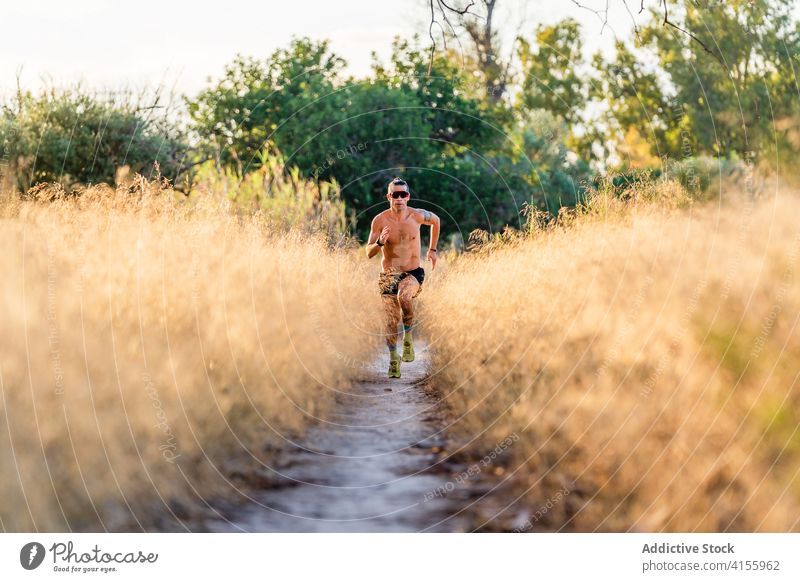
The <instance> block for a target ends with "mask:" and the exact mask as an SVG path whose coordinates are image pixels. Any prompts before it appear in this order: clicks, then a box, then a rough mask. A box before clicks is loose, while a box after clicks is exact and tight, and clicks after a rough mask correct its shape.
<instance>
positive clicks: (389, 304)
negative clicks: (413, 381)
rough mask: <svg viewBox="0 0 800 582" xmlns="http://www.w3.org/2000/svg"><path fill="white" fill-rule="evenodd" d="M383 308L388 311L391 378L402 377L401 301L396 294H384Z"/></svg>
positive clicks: (387, 338)
mask: <svg viewBox="0 0 800 582" xmlns="http://www.w3.org/2000/svg"><path fill="white" fill-rule="evenodd" d="M383 308H384V311H385V313H386V345H387V346H388V348H389V378H399V377H400V355H399V354H398V353H397V343H398V341H399V340H400V332H399V331H398V326H399V324H400V318H401V315H402V312H401V310H400V303H399V302H398V300H397V297H396V296H394V295H384V296H383Z"/></svg>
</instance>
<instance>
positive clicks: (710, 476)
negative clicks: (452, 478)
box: [423, 192, 800, 531]
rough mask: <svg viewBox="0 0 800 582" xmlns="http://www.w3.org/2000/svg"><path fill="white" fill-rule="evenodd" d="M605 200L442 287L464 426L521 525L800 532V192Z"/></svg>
mask: <svg viewBox="0 0 800 582" xmlns="http://www.w3.org/2000/svg"><path fill="white" fill-rule="evenodd" d="M680 199H681V196H680V195H679V193H673V197H672V200H676V201H680ZM601 202H602V203H601V205H600V206H597V205H595V206H594V208H588V209H586V212H583V213H579V214H578V215H577V216H576V217H575V218H574V220H573V221H572V222H571V224H569V225H568V226H566V227H564V228H558V227H556V228H550V229H540V230H536V231H534V232H532V233H531V234H530V235H529V236H528V237H526V238H518V239H516V240H515V241H514V242H513V244H510V245H507V246H506V247H505V248H499V247H496V248H494V249H493V250H492V251H491V252H484V253H476V254H474V255H472V256H465V257H462V258H460V259H459V260H457V261H455V262H454V263H453V264H451V265H450V266H449V269H448V270H447V271H446V272H443V274H442V275H441V276H440V281H438V284H437V285H436V286H431V287H430V288H429V289H428V291H427V294H426V303H425V311H424V314H423V318H424V320H425V323H426V326H427V329H428V330H429V332H430V334H431V348H432V351H433V354H434V360H433V370H432V373H433V381H434V383H435V384H436V385H437V386H438V387H439V388H440V389H441V390H442V391H443V392H444V393H445V394H446V398H447V401H448V402H449V403H450V404H451V406H452V408H453V411H454V413H455V414H456V420H455V421H454V425H453V430H454V431H455V432H456V433H457V434H459V435H460V436H461V437H462V438H463V439H464V440H465V442H466V448H467V450H469V451H473V452H479V453H480V454H481V455H482V454H483V452H485V451H486V450H490V449H492V448H494V447H495V445H496V444H497V443H498V442H502V441H503V439H505V438H506V437H508V436H509V435H512V434H514V433H516V434H517V435H519V436H520V437H521V438H520V440H519V441H517V442H516V443H515V444H513V445H512V446H511V447H509V449H508V450H507V452H506V453H505V456H504V459H505V462H506V463H507V464H506V467H505V469H506V472H505V474H504V479H507V480H508V481H507V484H508V485H510V486H511V487H512V488H513V490H514V493H515V495H519V496H520V502H519V503H518V504H517V505H516V506H515V509H514V510H513V512H510V513H513V515H516V516H517V521H518V522H519V523H517V524H516V526H515V527H523V529H525V528H526V527H527V528H529V529H532V530H566V531H595V530H599V531H627V530H633V531H684V530H692V531H695V530H696V531H764V530H770V531H790V530H791V531H797V530H800V520H798V515H800V510H798V506H799V505H800V434H798V425H799V424H800V389H799V387H798V375H799V374H800V368H798V362H799V361H800V331H799V330H798V327H797V326H798V317H800V223H798V220H797V216H798V215H800V200H798V199H797V198H796V197H795V196H790V195H788V194H785V195H775V193H774V192H773V193H772V195H764V196H762V198H761V199H759V200H758V201H757V202H754V201H751V200H747V199H743V200H742V201H740V202H738V203H735V204H730V205H727V204H726V205H725V206H724V207H722V208H720V207H719V206H718V205H712V206H703V207H699V208H698V207H695V208H692V209H689V210H683V211H678V210H675V208H676V207H678V206H683V204H677V205H676V204H672V203H669V204H667V205H666V206H667V207H670V208H672V210H670V211H667V212H665V211H664V206H663V205H648V204H641V205H639V206H637V207H636V209H635V210H633V211H632V210H630V207H627V210H624V211H623V210H621V209H620V208H616V209H615V208H614V205H616V204H619V201H612V200H604V201H601ZM565 491H566V492H565ZM553 499H556V500H557V501H556V502H555V503H553V502H552V500H553ZM544 507H546V508H547V509H545V510H544V511H541V509H542V508H544ZM523 524H525V525H523Z"/></svg>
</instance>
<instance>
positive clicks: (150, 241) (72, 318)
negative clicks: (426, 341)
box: [0, 182, 380, 531]
mask: <svg viewBox="0 0 800 582" xmlns="http://www.w3.org/2000/svg"><path fill="white" fill-rule="evenodd" d="M133 190H136V189H135V188H134V189H133ZM35 198H36V199H34V200H29V201H20V200H18V199H16V198H13V197H11V198H7V199H5V201H4V205H3V207H2V209H1V210H0V221H2V228H0V246H2V248H3V252H2V254H1V255H0V271H1V272H2V273H3V278H2V285H1V286H0V289H1V290H2V291H1V293H2V294H1V295H0V312H1V313H0V321H2V326H3V327H2V334H0V395H1V396H2V398H1V399H0V471H1V474H2V476H3V478H2V480H0V527H2V529H4V530H6V531H31V530H47V531H63V530H78V531H80V530H104V529H107V530H140V529H144V530H152V529H161V530H164V529H167V530H180V529H182V527H183V520H184V519H185V518H187V517H192V516H194V515H195V511H196V510H198V509H200V508H204V507H205V506H206V503H207V502H209V501H211V500H213V499H215V498H216V497H219V496H224V497H226V498H228V499H231V498H235V496H236V494H235V493H234V491H235V490H239V489H240V488H241V486H242V483H241V482H240V481H237V480H233V481H232V480H231V478H230V476H231V475H232V474H233V475H235V474H237V473H239V474H240V475H241V474H243V473H247V472H253V471H254V470H255V469H258V471H254V472H255V473H257V474H259V475H260V477H261V478H264V479H271V478H273V477H275V473H272V472H271V471H270V470H269V469H267V468H266V467H267V466H269V465H270V464H271V461H273V460H274V459H273V458H272V457H271V453H270V451H274V450H275V449H276V448H279V447H281V446H283V445H284V444H286V443H287V441H288V440H291V439H294V438H297V437H298V435H302V432H303V431H304V430H305V428H306V427H307V426H309V424H310V423H312V422H313V421H314V419H315V418H316V417H317V416H319V415H322V416H324V414H325V408H326V405H327V404H328V402H329V401H330V399H331V397H332V393H333V392H332V390H331V388H332V387H336V388H337V389H338V388H342V387H345V386H346V385H347V382H348V381H349V380H350V379H351V378H353V377H354V375H355V374H357V373H358V372H359V368H358V367H357V366H354V365H353V362H359V361H361V360H362V359H363V358H364V354H369V353H370V351H371V349H372V348H374V347H375V344H376V338H377V336H376V335H374V334H373V333H372V331H375V330H373V329H372V326H373V325H374V324H375V323H378V324H379V322H380V311H379V309H380V304H379V298H378V297H377V294H376V293H374V291H373V286H374V281H373V278H372V276H371V275H368V274H367V270H366V269H367V267H368V265H367V264H366V263H365V262H364V261H363V259H362V257H361V255H360V253H359V254H358V255H355V256H354V255H353V252H352V251H349V250H331V249H330V248H329V247H328V246H327V245H326V244H325V241H324V240H323V239H322V238H320V237H319V236H316V237H315V236H310V235H307V234H293V233H292V232H289V233H288V234H286V235H285V236H281V237H278V236H274V235H273V234H271V232H270V231H269V229H267V228H265V227H264V224H265V221H264V220H262V219H263V216H259V215H258V214H257V215H255V216H243V215H241V214H240V213H236V212H231V211H230V208H229V207H228V205H227V203H224V202H221V201H220V200H219V199H215V198H214V199H207V200H203V199H200V200H196V201H194V202H193V203H191V204H188V203H186V202H181V201H179V200H178V199H179V198H180V196H176V195H174V194H173V193H171V192H170V191H162V186H161V185H158V184H156V183H146V182H141V183H140V188H139V189H138V190H136V191H135V192H133V193H131V192H129V191H127V190H125V191H123V190H120V191H117V192H114V191H112V190H110V189H109V188H107V187H105V188H103V187H100V188H93V189H90V190H88V191H86V192H84V193H83V195H82V196H80V197H78V198H73V197H69V196H65V195H64V194H63V192H61V191H59V190H58V189H56V190H55V191H47V190H46V189H43V190H41V191H39V192H38V194H36V196H35ZM44 199H47V200H49V201H47V202H45V201H43V200H44ZM376 313H377V316H376V315H375V314H376Z"/></svg>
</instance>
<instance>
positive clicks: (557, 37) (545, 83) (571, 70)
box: [517, 18, 587, 124]
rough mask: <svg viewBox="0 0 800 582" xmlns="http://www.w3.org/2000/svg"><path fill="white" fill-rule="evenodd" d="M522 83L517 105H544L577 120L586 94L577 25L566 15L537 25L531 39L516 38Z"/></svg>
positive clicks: (551, 110)
mask: <svg viewBox="0 0 800 582" xmlns="http://www.w3.org/2000/svg"><path fill="white" fill-rule="evenodd" d="M519 43H520V47H519V51H518V56H519V59H520V62H521V66H522V74H523V79H522V87H521V89H522V90H521V91H520V92H519V93H518V94H517V107H518V108H519V109H521V110H523V111H530V110H533V109H544V110H547V111H549V112H551V113H553V114H554V115H560V116H561V117H562V118H563V119H564V120H566V121H567V122H568V123H571V124H572V123H577V122H579V121H580V120H581V118H582V115H583V112H584V109H585V106H586V98H587V89H586V83H585V81H584V75H582V74H581V67H582V66H583V55H582V50H583V47H582V42H581V31H580V26H579V25H578V23H577V22H576V21H575V20H572V19H571V18H567V19H565V20H562V21H561V22H558V23H556V24H554V25H552V26H543V25H540V26H538V27H537V29H536V36H535V42H534V43H533V44H531V43H530V42H528V41H527V40H525V39H524V38H520V39H519Z"/></svg>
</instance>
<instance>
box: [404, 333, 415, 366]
mask: <svg viewBox="0 0 800 582" xmlns="http://www.w3.org/2000/svg"><path fill="white" fill-rule="evenodd" d="M403 361H404V362H413V361H414V342H413V341H412V340H411V334H406V336H405V337H404V338H403Z"/></svg>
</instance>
